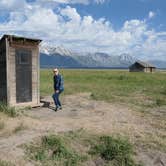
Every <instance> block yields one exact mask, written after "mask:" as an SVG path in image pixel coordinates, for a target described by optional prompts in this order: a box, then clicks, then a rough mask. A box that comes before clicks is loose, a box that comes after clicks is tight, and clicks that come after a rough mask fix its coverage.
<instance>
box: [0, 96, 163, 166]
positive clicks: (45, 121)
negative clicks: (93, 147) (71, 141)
mask: <svg viewBox="0 0 166 166" xmlns="http://www.w3.org/2000/svg"><path fill="white" fill-rule="evenodd" d="M43 100H44V101H46V102H51V105H50V108H53V107H54V105H53V102H52V99H51V97H45V98H44V99H43ZM62 103H63V109H62V110H60V111H58V112H55V111H53V110H52V109H50V108H46V107H40V108H33V109H31V110H26V111H25V112H24V115H22V116H20V117H17V118H14V119H11V118H8V119H7V120H6V124H5V126H6V127H5V129H4V130H5V131H13V130H14V129H15V127H16V126H18V124H19V123H20V122H23V124H24V126H26V128H25V129H24V130H21V131H19V132H17V133H13V132H11V134H9V135H6V136H5V134H3V132H4V131H3V130H2V131H0V158H1V159H3V160H4V159H6V160H10V161H12V162H13V163H15V164H16V165H18V166H19V165H20V166H22V165H33V164H32V163H30V162H28V161H26V159H24V151H23V149H22V148H20V145H22V144H24V143H28V142H30V141H32V140H33V139H34V138H36V137H39V136H42V135H45V134H48V133H51V132H54V133H58V132H65V131H70V130H77V129H80V128H82V129H85V130H87V131H89V132H93V133H98V134H107V135H108V134H120V135H125V136H128V137H129V139H130V141H131V142H132V143H134V144H135V146H136V147H137V157H136V158H137V160H141V161H143V163H144V164H145V165H147V166H160V165H161V166H163V165H166V160H165V159H166V153H165V152H164V151H161V152H160V151H159V150H157V149H156V150H152V149H151V148H150V147H146V146H145V147H144V145H145V143H146V144H148V140H147V138H148V136H149V135H150V136H152V138H153V136H156V132H157V134H158V136H157V137H156V140H152V141H158V143H163V144H164V143H165V142H164V141H163V140H164V139H162V138H161V140H158V139H160V136H161V135H162V137H165V136H166V135H165V130H164V129H163V128H162V127H161V130H160V129H159V127H158V128H157V127H154V125H152V124H153V123H154V121H153V123H152V117H144V116H142V113H139V112H135V111H132V110H131V109H129V108H128V107H126V106H124V105H116V104H114V105H113V104H109V103H106V102H103V101H95V100H91V99H90V94H89V93H81V94H76V95H69V96H64V97H63V99H62ZM154 138H155V137H154ZM142 141H143V142H144V143H142ZM146 141H147V142H146ZM162 141H163V142H162ZM159 146H160V145H159ZM149 149H151V150H149Z"/></svg>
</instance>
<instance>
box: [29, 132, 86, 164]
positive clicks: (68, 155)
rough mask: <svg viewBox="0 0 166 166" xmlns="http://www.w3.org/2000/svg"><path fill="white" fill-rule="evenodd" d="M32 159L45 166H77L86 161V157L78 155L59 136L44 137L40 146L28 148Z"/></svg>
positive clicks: (33, 145) (32, 145) (34, 145)
mask: <svg viewBox="0 0 166 166" xmlns="http://www.w3.org/2000/svg"><path fill="white" fill-rule="evenodd" d="M27 153H28V155H29V157H30V159H32V160H35V161H39V162H41V163H42V164H43V165H49V164H50V165H58V166H77V165H79V163H80V162H83V161H84V160H86V157H85V156H83V155H81V154H77V153H76V151H75V150H73V149H72V148H70V146H69V145H68V144H67V143H66V142H65V139H64V137H60V136H58V135H49V136H44V137H42V139H41V142H40V143H39V144H37V145H36V144H31V145H30V146H28V147H27Z"/></svg>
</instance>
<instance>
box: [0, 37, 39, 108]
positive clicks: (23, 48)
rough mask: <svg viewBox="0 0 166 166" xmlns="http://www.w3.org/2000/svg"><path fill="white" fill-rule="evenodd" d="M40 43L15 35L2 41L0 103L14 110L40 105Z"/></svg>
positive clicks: (0, 50) (0, 53) (0, 54)
mask: <svg viewBox="0 0 166 166" xmlns="http://www.w3.org/2000/svg"><path fill="white" fill-rule="evenodd" d="M40 42H41V40H39V39H30V38H25V37H19V36H13V35H4V36H3V37H2V38H1V40H0V102H5V103H7V104H8V105H12V106H20V105H22V106H28V105H30V106H37V105H39V103H40V96H39V95H40V93H39V91H40V89H39V75H40V73H39V72H40V71H39V67H40V66H39V43H40Z"/></svg>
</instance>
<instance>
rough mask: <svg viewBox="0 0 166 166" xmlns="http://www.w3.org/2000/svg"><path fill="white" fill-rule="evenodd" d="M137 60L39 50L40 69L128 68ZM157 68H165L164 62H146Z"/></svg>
mask: <svg viewBox="0 0 166 166" xmlns="http://www.w3.org/2000/svg"><path fill="white" fill-rule="evenodd" d="M136 60H137V59H136V58H135V57H133V56H131V55H129V54H127V53H123V54H120V55H109V54H107V53H103V52H95V53H89V52H88V53H85V52H81V53H78V52H72V51H70V50H68V49H66V48H64V47H63V46H57V47H51V46H48V45H45V46H42V47H41V48H40V64H41V68H52V67H55V66H56V67H60V68H128V67H129V66H130V65H131V64H133V63H134V62H135V61H136ZM148 62H149V63H151V64H154V65H155V66H156V67H157V68H166V61H160V60H153V61H150V60H149V61H148Z"/></svg>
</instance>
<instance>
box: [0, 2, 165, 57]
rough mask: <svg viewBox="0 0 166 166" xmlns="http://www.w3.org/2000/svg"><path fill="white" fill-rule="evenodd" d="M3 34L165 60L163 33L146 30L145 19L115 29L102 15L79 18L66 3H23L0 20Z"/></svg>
mask: <svg viewBox="0 0 166 166" xmlns="http://www.w3.org/2000/svg"><path fill="white" fill-rule="evenodd" d="M13 1H14V0H13ZM4 33H10V34H16V35H24V36H27V37H36V38H41V39H43V40H44V41H45V42H49V43H51V44H55V45H64V46H65V47H67V48H69V49H72V50H76V51H101V52H107V53H110V54H120V53H126V52H127V53H130V54H132V55H135V56H136V57H137V58H145V57H146V58H153V59H158V58H160V59H163V60H165V59H166V57H165V53H166V32H160V33H157V32H155V31H154V30H151V29H149V28H148V25H147V22H146V20H137V19H135V20H128V21H125V22H124V25H123V26H122V28H121V29H120V30H119V31H115V30H114V28H113V27H112V24H111V23H110V22H109V21H108V20H106V19H105V18H100V19H98V20H96V19H94V18H93V17H92V16H90V15H89V16H83V17H81V16H80V14H79V13H78V11H77V10H76V9H75V8H72V7H70V6H69V5H68V6H66V7H63V8H58V11H56V12H55V11H54V10H53V9H52V8H48V7H44V6H42V7H41V6H40V5H39V4H38V3H35V4H31V5H30V4H24V11H16V10H15V11H11V12H10V18H9V21H8V22H5V23H0V35H3V34H4Z"/></svg>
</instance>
